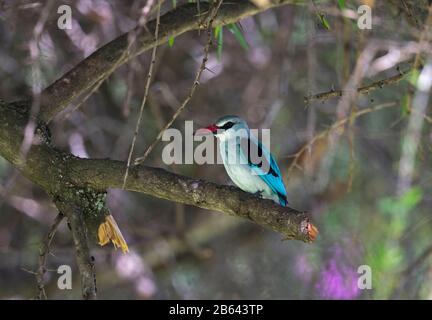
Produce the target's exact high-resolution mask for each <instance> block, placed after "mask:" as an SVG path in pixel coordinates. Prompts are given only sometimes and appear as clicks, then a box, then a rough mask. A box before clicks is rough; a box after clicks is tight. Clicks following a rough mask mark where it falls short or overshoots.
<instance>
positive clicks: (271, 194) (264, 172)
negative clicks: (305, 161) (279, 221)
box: [196, 116, 288, 206]
mask: <svg viewBox="0 0 432 320" xmlns="http://www.w3.org/2000/svg"><path fill="white" fill-rule="evenodd" d="M206 134H213V135H215V136H216V137H217V138H218V140H219V147H220V148H219V150H220V153H221V157H222V160H223V164H224V166H225V170H226V172H227V173H228V175H229V177H230V178H231V180H232V181H233V182H234V183H235V184H236V185H237V186H238V187H239V188H240V189H242V190H243V191H246V192H249V193H254V194H257V195H260V196H261V197H263V198H265V199H271V200H273V201H275V202H276V203H279V204H280V205H282V206H286V205H287V204H288V201H287V192H286V189H285V186H284V183H283V180H282V174H281V172H280V170H279V167H278V165H277V164H276V161H275V159H274V158H273V156H272V155H271V153H270V152H269V151H268V150H267V149H266V148H265V147H264V146H263V145H262V144H261V142H259V141H258V139H257V138H256V137H255V136H254V135H253V134H252V133H251V132H250V129H249V126H248V125H247V123H246V121H245V120H243V119H242V118H240V117H238V116H224V117H222V118H220V119H219V120H218V121H216V123H215V124H212V125H210V126H208V127H206V128H203V129H199V130H197V132H196V135H206Z"/></svg>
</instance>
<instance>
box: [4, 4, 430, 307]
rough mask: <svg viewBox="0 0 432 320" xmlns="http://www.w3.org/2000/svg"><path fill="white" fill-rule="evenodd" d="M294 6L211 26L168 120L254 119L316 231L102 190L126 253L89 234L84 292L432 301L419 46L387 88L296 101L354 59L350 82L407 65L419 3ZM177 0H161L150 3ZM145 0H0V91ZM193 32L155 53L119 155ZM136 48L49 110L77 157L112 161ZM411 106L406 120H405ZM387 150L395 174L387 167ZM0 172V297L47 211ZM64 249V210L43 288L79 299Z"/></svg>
mask: <svg viewBox="0 0 432 320" xmlns="http://www.w3.org/2000/svg"><path fill="white" fill-rule="evenodd" d="M296 2H297V4H295V5H286V6H283V7H279V8H276V9H273V10H269V11H266V12H263V13H261V14H259V15H256V16H254V17H250V18H247V19H244V20H242V21H241V25H237V29H236V28H233V27H230V28H228V27H224V28H222V29H221V30H219V31H218V32H220V33H222V36H220V35H218V36H217V39H216V41H214V44H213V46H212V47H211V51H210V55H209V61H208V64H207V67H208V69H210V71H209V70H207V71H205V72H204V74H203V76H202V79H201V81H200V86H199V87H198V89H197V91H196V93H195V94H194V96H193V98H192V100H191V101H190V103H189V105H188V106H187V108H186V110H185V111H184V112H183V113H182V114H181V115H180V117H179V118H178V120H177V121H175V123H174V124H173V127H175V128H178V129H180V130H183V128H184V122H185V120H193V121H194V123H195V125H196V126H199V125H208V124H210V123H213V122H214V121H215V120H216V119H217V118H219V117H220V116H223V115H226V114H237V115H239V116H241V117H243V118H244V119H246V120H247V121H248V123H249V125H250V127H251V128H270V129H271V150H272V153H273V154H274V155H275V157H276V159H277V161H278V163H279V166H280V167H281V170H282V171H283V175H284V180H285V184H286V186H287V189H288V200H289V202H290V204H291V206H293V207H294V208H297V209H300V210H307V211H309V212H310V214H311V217H312V219H313V221H314V224H315V225H316V226H317V227H318V228H319V230H320V234H319V236H318V239H317V240H316V242H315V243H313V244H305V243H302V242H299V241H281V240H282V239H281V236H280V235H279V234H277V233H275V232H272V231H269V230H266V229H264V228H262V227H260V226H257V225H255V224H253V223H250V222H248V221H244V220H241V219H237V218H233V217H228V216H226V215H224V214H220V213H216V212H210V211H206V210H203V209H199V208H195V207H190V206H184V205H181V204H176V203H172V202H168V201H165V200H160V199H157V198H153V197H150V196H146V195H143V194H138V193H132V192H125V191H121V190H109V192H108V204H109V207H110V209H111V211H112V214H113V215H114V217H115V219H116V220H117V222H118V224H119V226H120V228H121V230H122V232H123V234H124V236H125V238H126V240H127V242H128V244H129V248H130V253H129V254H125V255H123V254H122V253H121V252H120V251H119V250H117V251H115V250H114V248H113V247H111V246H105V247H100V246H99V245H97V244H96V243H93V244H92V254H93V255H94V257H95V261H96V262H95V263H96V272H97V287H98V296H99V298H102V299H114V298H115V299H405V298H408V299H430V298H432V259H431V258H430V256H431V255H432V241H431V237H430V235H431V232H432V223H431V222H432V212H431V205H432V197H431V192H430V191H431V187H432V171H431V169H430V163H431V160H432V159H431V153H430V151H431V142H432V134H431V123H432V121H431V118H430V117H429V116H428V115H427V113H428V111H427V109H426V107H427V101H426V106H423V109H421V110H423V111H424V112H422V113H421V114H420V113H417V112H411V111H412V108H415V104H416V103H420V102H421V101H420V100H419V99H417V100H418V101H417V100H416V97H417V96H418V91H417V87H416V81H417V78H418V77H416V75H417V76H418V74H419V73H420V72H421V71H422V66H423V65H424V64H426V60H427V59H423V58H425V57H424V56H423V55H419V57H417V59H418V61H417V63H418V65H417V66H418V68H419V71H415V72H411V73H410V74H409V75H408V76H405V77H403V79H402V80H400V81H399V82H398V83H393V84H389V85H381V86H379V87H378V88H376V90H371V91H370V92H369V93H367V94H362V95H359V96H358V97H356V98H354V99H352V101H348V103H347V105H348V106H349V112H344V110H343V107H344V106H343V104H344V102H343V101H346V99H345V100H343V99H342V100H341V99H340V98H339V97H336V98H329V99H318V100H313V101H309V102H305V96H309V95H313V94H316V93H320V92H327V91H331V90H341V89H344V88H345V86H346V85H347V83H348V82H349V80H350V79H351V80H353V77H352V75H353V74H355V71H356V70H357V71H358V70H361V71H362V72H360V74H361V77H360V78H358V79H354V80H355V81H354V82H352V83H353V84H354V87H361V86H364V85H367V84H370V83H373V82H374V81H377V80H380V79H387V78H389V77H393V76H397V75H399V74H400V72H408V71H409V70H410V68H411V66H412V64H413V61H415V59H416V54H417V52H418V51H416V50H415V48H416V44H418V43H419V39H420V38H421V36H422V34H423V36H424V37H423V40H425V39H426V40H428V37H429V36H430V34H429V35H428V34H425V33H424V31H423V30H424V27H425V21H426V17H427V14H428V2H427V1H336V0H335V1H330V0H329V1H296ZM182 3H184V1H177V2H175V1H174V2H171V1H165V3H164V4H163V6H162V12H165V11H167V10H169V9H170V8H172V7H173V6H174V5H177V6H178V5H181V4H182ZM62 4H68V5H70V6H71V8H72V19H73V23H72V29H70V30H60V29H59V28H58V27H57V19H58V17H59V14H58V13H57V8H58V7H59V6H60V5H62ZM145 4H146V1H138V0H135V1H130V0H127V1H105V0H94V1H89V0H79V1H12V0H10V1H9V0H6V1H0V43H1V46H0V78H1V79H2V81H1V84H0V97H1V98H2V99H4V100H7V101H8V100H15V99H21V98H23V97H25V96H31V95H32V88H33V89H34V88H35V86H38V87H40V88H43V87H45V86H47V85H48V84H50V83H51V82H53V81H54V80H55V79H57V78H58V77H60V76H61V75H63V74H64V73H65V72H66V71H68V70H70V69H71V68H72V67H73V66H74V65H76V64H77V63H78V62H80V61H81V60H82V59H83V58H85V57H87V56H88V55H89V54H91V53H92V52H93V51H94V50H96V49H97V48H99V47H101V46H102V45H104V44H105V43H107V42H109V41H110V40H112V39H114V38H115V37H117V36H118V35H120V34H122V33H124V32H126V31H128V30H130V29H131V28H133V27H134V26H135V23H136V21H137V19H138V18H139V15H140V10H141V8H142V7H143V6H145ZM362 4H367V5H369V6H370V7H371V8H372V18H373V24H372V29H370V30H361V29H359V27H358V26H357V18H358V13H357V8H358V7H359V6H360V5H362ZM47 6H49V7H47ZM44 12H45V13H46V14H47V16H46V19H45V21H43V22H44V23H42V24H41V16H43V13H44ZM36 26H42V28H41V29H38V28H36ZM205 42H206V34H205V32H201V33H198V32H189V33H186V34H184V35H181V36H179V37H176V38H175V39H171V40H170V43H167V44H164V45H161V46H160V47H159V48H158V50H157V55H156V65H155V70H154V73H153V74H154V81H153V83H152V84H151V87H150V92H149V99H148V102H147V104H146V106H145V110H144V115H143V121H142V124H141V133H140V135H139V137H138V140H137V145H136V148H135V150H136V152H135V156H141V155H142V153H143V152H144V150H145V149H146V147H147V146H148V145H150V144H151V143H152V141H153V140H154V139H155V137H156V136H157V134H158V132H159V130H160V129H161V127H162V126H163V125H164V124H165V123H166V122H168V121H169V120H170V118H171V117H172V115H173V113H174V112H175V110H176V109H177V108H178V107H179V105H180V103H181V101H183V100H184V99H185V98H186V96H187V94H188V90H189V88H190V87H191V85H192V83H193V79H194V76H195V72H196V70H197V69H198V68H199V65H200V63H201V60H202V57H203V45H204V44H205ZM370 43H380V44H383V43H389V45H388V47H389V49H388V50H386V49H385V48H384V49H383V48H381V47H380V48H378V49H377V50H376V51H374V52H373V55H372V57H371V59H369V60H367V59H365V60H362V61H363V62H361V63H357V62H358V61H359V60H358V59H359V58H361V57H362V56H364V53H367V52H368V51H367V50H368V49H367V48H368V44H370ZM407 48H408V49H409V48H411V49H412V48H414V49H412V50H411V51H410V50H408V49H407ZM398 50H399V51H398ZM403 50H405V51H407V52H408V53H406V55H404V54H402V53H401V52H405V51H403ZM395 53H399V55H396V60H395V58H394V57H395ZM150 54H151V53H150V52H146V53H145V54H142V55H140V56H138V57H137V58H135V59H134V60H133V61H131V62H129V63H128V64H127V65H123V66H121V67H120V68H118V69H117V70H116V72H115V73H114V74H113V75H112V76H111V77H110V78H109V79H108V80H107V81H106V82H105V83H103V85H102V86H101V87H100V88H99V90H98V91H97V92H95V93H94V94H93V95H92V96H91V97H90V98H89V99H88V100H86V101H84V103H83V106H82V107H81V108H79V109H78V110H75V111H73V110H74V107H75V106H76V105H78V104H79V103H80V102H82V99H78V100H77V101H75V102H74V103H73V104H72V105H71V106H70V107H69V108H68V111H70V112H65V113H63V114H61V115H59V116H58V117H57V118H56V120H55V121H54V122H53V124H52V125H51V129H52V135H53V140H54V143H55V145H56V146H58V147H59V148H61V149H65V150H69V151H70V152H72V153H73V154H75V155H76V156H79V157H92V158H106V157H109V158H111V159H117V160H126V159H127V154H128V151H129V147H130V143H131V141H132V136H133V130H134V127H135V123H136V119H137V114H138V111H139V106H140V103H141V100H142V96H143V92H144V87H145V82H146V77H147V72H148V67H149V63H150ZM379 59H381V60H379ZM34 72H37V73H38V79H39V82H38V83H36V84H35V83H34V80H32V79H34V78H35V77H34ZM354 78H355V77H354ZM341 101H342V102H341ZM415 101H417V102H415ZM419 101H420V102H419ZM423 102H424V101H423ZM429 105H430V100H429ZM347 110H348V109H347ZM362 110H363V111H365V110H366V111H367V112H363V113H362V112H361V111H362ZM368 110H369V111H368ZM345 111H346V110H345ZM413 116H417V117H416V118H415V119H417V120H419V121H417V122H416V123H417V126H411V125H410V123H411V124H412V122H415V121H414V120H415V119H414V118H413ZM418 122H420V124H418ZM412 134H414V136H413V135H412ZM410 137H411V138H412V137H414V138H415V139H414V140H412V139H411V140H410V139H409V138H410ZM413 144H414V145H415V148H410V146H411V147H412V145H413ZM164 145H166V142H160V143H159V144H158V146H157V148H156V149H155V150H154V151H153V152H152V153H151V155H150V156H149V158H148V159H147V160H146V164H147V165H151V166H157V167H162V168H165V169H166V170H169V171H173V172H176V173H179V174H183V175H187V176H189V177H194V178H200V179H206V180H210V181H212V182H216V183H220V184H229V183H230V181H229V178H228V176H227V174H226V173H225V171H224V168H223V166H222V165H172V166H166V165H165V164H164V163H163V162H162V160H161V155H162V148H163V147H164ZM409 155H412V157H411V158H413V159H411V162H409V159H410V157H409ZM403 161H405V162H406V161H408V164H409V165H411V170H408V171H406V170H405V171H404V170H403V168H402V169H401V163H405V162H403ZM0 182H1V183H0V185H1V187H0V191H1V192H0V194H1V195H2V196H1V199H0V298H2V299H32V298H33V297H35V295H36V292H37V288H36V280H35V276H34V274H32V272H33V271H35V270H36V268H37V263H38V262H37V261H38V248H39V245H40V242H41V239H42V238H43V237H44V236H45V234H46V233H47V231H48V229H49V227H50V225H51V224H52V221H53V219H54V217H55V216H56V214H57V212H56V209H55V207H54V206H53V204H52V203H51V201H50V199H49V197H48V196H47V195H46V194H45V193H44V192H43V191H42V190H41V189H39V188H38V187H37V186H35V185H34V184H32V183H30V182H29V181H28V180H27V179H25V178H23V177H22V176H20V174H19V173H18V172H16V170H15V169H13V168H12V167H11V166H10V165H9V164H8V163H7V162H6V161H5V160H4V159H3V158H0ZM74 252H75V251H74V247H73V243H72V240H71V235H70V232H69V230H68V228H67V226H66V224H65V222H64V221H63V223H62V224H61V225H60V227H59V230H58V232H57V234H56V236H55V239H54V241H53V244H52V250H51V255H50V256H49V257H48V262H47V266H48V269H49V272H48V273H47V275H46V291H47V295H48V298H51V299H79V298H80V297H81V288H80V284H79V275H78V271H77V270H76V263H75V256H74ZM62 264H67V265H70V266H71V267H72V270H73V281H74V282H73V288H72V290H59V289H58V288H57V279H58V276H59V275H58V274H57V273H56V270H57V267H58V266H59V265H62ZM361 265H368V266H370V267H371V270H372V289H370V290H361V289H359V288H358V286H357V280H358V277H359V274H358V273H357V270H358V267H359V266H361Z"/></svg>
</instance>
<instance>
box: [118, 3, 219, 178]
mask: <svg viewBox="0 0 432 320" xmlns="http://www.w3.org/2000/svg"><path fill="white" fill-rule="evenodd" d="M221 4H222V0H220V1H219V2H218V4H216V5H215V7H214V8H213V9H212V11H211V13H210V20H209V22H208V27H207V43H206V45H205V47H204V57H203V59H202V62H201V65H200V67H199V69H198V71H197V73H196V75H195V79H194V82H193V84H192V87H191V88H190V89H189V94H188V95H187V97H186V99H185V100H184V101H183V102H182V104H181V105H180V107H179V108H178V109H177V111H176V112H175V113H174V115H173V116H172V118H171V119H170V121H168V123H167V124H166V125H165V126H164V127H163V128H162V130H160V131H159V134H158V135H157V137H156V139H155V140H154V141H153V142H152V143H151V144H150V146H148V148H147V149H146V151H145V152H144V155H143V156H142V157H139V158H137V159H135V164H136V165H137V164H140V163H143V162H144V161H145V159H146V158H147V157H148V155H149V154H150V153H151V152H152V150H153V149H154V147H155V146H156V144H157V143H158V142H159V141H160V139H161V138H162V135H163V133H164V131H165V130H167V129H168V128H169V127H171V126H172V124H173V123H174V121H175V120H176V119H177V118H178V116H179V115H180V113H182V111H183V110H184V109H185V108H186V106H187V104H188V103H189V101H190V100H191V99H192V96H193V94H194V93H195V90H196V88H197V87H198V85H199V80H200V78H201V74H202V73H203V72H204V70H205V69H206V63H207V60H208V54H209V51H210V46H211V44H212V34H211V32H212V25H213V21H214V19H215V18H216V17H217V13H218V10H219V8H220V5H221ZM128 163H129V161H128ZM125 183H126V179H125Z"/></svg>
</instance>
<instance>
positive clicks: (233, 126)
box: [195, 116, 249, 140]
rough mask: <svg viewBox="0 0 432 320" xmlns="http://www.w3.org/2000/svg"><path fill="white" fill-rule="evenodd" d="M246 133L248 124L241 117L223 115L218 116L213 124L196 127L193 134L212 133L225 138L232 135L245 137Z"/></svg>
mask: <svg viewBox="0 0 432 320" xmlns="http://www.w3.org/2000/svg"><path fill="white" fill-rule="evenodd" d="M248 133H249V126H248V125H247V123H246V121H244V120H243V119H242V118H240V117H238V116H224V117H222V118H219V119H218V120H217V121H216V122H215V123H214V124H211V125H209V126H208V127H205V128H202V129H198V130H197V131H196V132H195V135H197V136H203V135H209V134H213V135H215V136H216V137H218V138H219V139H221V140H227V139H229V138H232V137H247V135H248Z"/></svg>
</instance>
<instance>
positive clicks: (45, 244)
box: [36, 213, 63, 300]
mask: <svg viewBox="0 0 432 320" xmlns="http://www.w3.org/2000/svg"><path fill="white" fill-rule="evenodd" d="M62 220H63V214H62V213H59V214H58V215H57V216H56V218H55V219H54V222H53V224H52V226H51V228H50V229H49V231H48V233H47V235H46V236H45V238H44V240H43V241H42V243H41V245H40V247H39V259H38V262H39V267H38V270H37V272H36V281H37V286H38V294H37V299H38V300H42V299H46V298H47V296H46V293H45V286H44V275H45V273H46V261H47V256H48V254H49V253H50V246H51V242H52V240H53V239H54V235H55V233H56V231H57V228H58V226H59V225H60V223H61V222H62Z"/></svg>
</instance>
